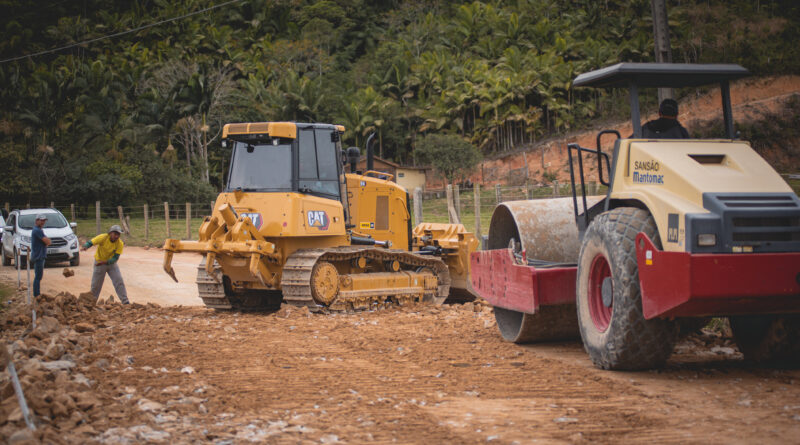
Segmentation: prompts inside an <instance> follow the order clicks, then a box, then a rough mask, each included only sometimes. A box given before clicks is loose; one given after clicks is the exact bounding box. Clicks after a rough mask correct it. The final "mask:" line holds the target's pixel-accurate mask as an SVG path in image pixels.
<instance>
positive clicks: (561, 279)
mask: <svg viewBox="0 0 800 445" xmlns="http://www.w3.org/2000/svg"><path fill="white" fill-rule="evenodd" d="M577 270H578V269H577V267H553V268H539V269H537V268H535V267H533V266H527V265H521V264H517V263H516V262H515V261H514V256H513V254H512V253H511V249H498V250H485V251H481V252H473V253H472V255H471V256H470V279H471V280H472V287H473V289H474V290H475V291H476V292H477V293H478V295H480V296H481V297H483V298H484V299H485V300H486V301H488V302H489V303H490V304H491V305H492V306H497V307H501V308H505V309H512V310H515V311H519V312H524V313H528V314H534V313H536V312H537V310H538V309H539V306H540V305H545V306H546V305H557V304H574V303H575V276H576V273H577Z"/></svg>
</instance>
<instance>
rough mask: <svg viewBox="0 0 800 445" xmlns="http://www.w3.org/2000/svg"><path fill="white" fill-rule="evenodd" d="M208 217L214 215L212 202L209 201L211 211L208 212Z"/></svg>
mask: <svg viewBox="0 0 800 445" xmlns="http://www.w3.org/2000/svg"><path fill="white" fill-rule="evenodd" d="M208 214H209V215H213V214H214V201H211V210H210V211H209V212H208Z"/></svg>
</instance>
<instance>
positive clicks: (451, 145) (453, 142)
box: [416, 134, 482, 183]
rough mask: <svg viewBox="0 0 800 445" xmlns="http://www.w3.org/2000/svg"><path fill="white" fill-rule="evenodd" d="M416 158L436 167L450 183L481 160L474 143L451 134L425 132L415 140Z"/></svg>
mask: <svg viewBox="0 0 800 445" xmlns="http://www.w3.org/2000/svg"><path fill="white" fill-rule="evenodd" d="M416 151H417V155H418V159H419V160H421V161H422V162H423V163H427V164H430V165H433V166H434V167H436V169H437V170H439V171H440V172H442V174H443V175H444V176H445V178H447V182H450V183H452V182H453V180H455V179H456V177H458V176H465V175H466V173H467V172H468V171H469V170H471V169H472V168H473V167H475V166H476V165H477V164H478V162H480V161H481V158H482V156H481V152H480V151H478V149H477V148H475V146H474V145H472V144H470V143H469V142H467V141H465V140H464V139H462V138H460V137H459V136H456V135H452V134H427V135H425V136H423V137H422V138H420V139H419V140H418V141H417V149H416Z"/></svg>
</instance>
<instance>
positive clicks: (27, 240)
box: [19, 235, 31, 244]
mask: <svg viewBox="0 0 800 445" xmlns="http://www.w3.org/2000/svg"><path fill="white" fill-rule="evenodd" d="M19 240H20V241H22V242H23V243H25V244H30V243H31V237H29V236H26V235H20V236H19Z"/></svg>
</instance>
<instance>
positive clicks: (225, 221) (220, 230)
mask: <svg viewBox="0 0 800 445" xmlns="http://www.w3.org/2000/svg"><path fill="white" fill-rule="evenodd" d="M218 211H219V213H218V215H215V216H213V217H207V218H206V219H205V221H203V224H202V225H201V226H200V238H199V240H198V241H181V240H176V239H167V240H165V241H164V271H165V272H166V273H167V274H168V275H169V276H170V277H172V279H173V280H175V282H178V279H177V277H175V270H174V269H173V268H172V258H173V255H174V254H175V252H198V253H202V254H205V255H206V272H207V273H208V275H209V276H211V277H212V278H213V279H214V280H219V279H218V278H217V274H215V273H213V271H214V262H215V260H217V257H218V256H220V255H226V256H229V257H239V258H249V259H250V263H249V269H250V273H251V274H252V275H253V276H255V277H257V278H258V279H259V281H261V283H262V284H263V285H265V286H269V287H273V286H274V285H275V284H276V283H275V280H276V277H275V276H270V275H273V274H270V273H269V271H268V269H267V267H266V264H265V261H266V262H279V261H280V260H281V258H280V254H279V253H278V252H277V251H276V248H275V244H273V243H271V242H269V241H267V240H266V239H265V238H264V237H263V236H262V235H261V234H260V233H259V232H258V229H257V228H256V227H255V226H254V225H253V222H252V221H251V220H250V218H249V217H247V216H240V217H239V218H238V219H237V217H236V214H235V213H234V211H233V209H232V208H231V206H230V205H229V204H223V205H221V206H220V207H219V209H218Z"/></svg>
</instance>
